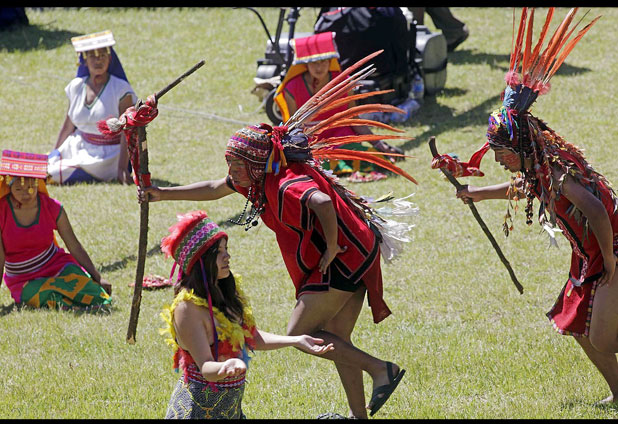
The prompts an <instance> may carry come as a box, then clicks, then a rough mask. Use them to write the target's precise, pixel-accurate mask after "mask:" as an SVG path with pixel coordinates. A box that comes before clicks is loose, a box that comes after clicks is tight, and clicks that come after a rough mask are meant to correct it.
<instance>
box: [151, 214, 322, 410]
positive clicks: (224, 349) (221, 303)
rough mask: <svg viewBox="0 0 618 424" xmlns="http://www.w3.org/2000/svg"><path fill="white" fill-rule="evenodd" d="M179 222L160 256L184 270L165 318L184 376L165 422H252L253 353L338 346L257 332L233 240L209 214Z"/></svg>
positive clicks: (312, 350) (317, 351)
mask: <svg viewBox="0 0 618 424" xmlns="http://www.w3.org/2000/svg"><path fill="white" fill-rule="evenodd" d="M178 220H179V222H178V223H177V224H175V225H173V226H172V227H170V232H171V234H170V235H168V236H167V237H165V238H164V239H163V240H161V250H162V251H163V252H164V253H165V254H166V255H167V256H172V257H173V258H174V260H175V263H174V269H175V267H176V266H178V267H179V271H178V280H177V284H176V285H175V298H174V301H173V302H172V305H171V306H169V307H166V308H165V310H164V311H163V313H162V314H161V316H162V317H163V318H164V320H165V321H166V322H167V324H168V325H167V328H166V329H163V330H162V333H169V334H170V335H171V338H169V339H167V340H166V341H167V342H168V344H170V345H171V346H172V348H173V349H174V368H176V369H182V376H181V377H180V378H179V380H178V382H177V383H176V386H175V388H174V391H173V393H172V396H171V399H170V402H169V405H168V408H167V413H166V416H165V418H245V416H244V414H243V412H242V408H241V402H242V395H243V392H244V383H245V375H246V372H247V365H248V362H249V356H248V352H247V351H248V350H251V351H253V350H254V349H255V350H267V349H279V348H282V347H286V346H294V347H297V348H299V349H301V350H304V351H307V352H310V353H314V354H322V353H325V352H328V351H330V350H332V349H333V345H332V344H328V345H326V346H324V345H322V343H324V340H322V339H318V338H315V337H311V336H308V335H302V336H280V335H277V334H271V333H267V332H265V331H261V330H258V329H257V328H256V326H255V322H254V320H253V315H252V314H251V308H250V307H249V305H248V303H247V300H246V298H245V296H244V295H243V293H242V290H241V289H240V287H239V283H240V278H239V277H236V278H235V277H234V275H233V274H232V272H231V271H230V266H229V261H230V255H229V253H228V251H227V239H228V236H227V234H226V233H224V232H223V231H221V229H220V228H219V226H217V224H216V223H215V222H213V221H212V220H211V219H210V218H208V215H207V214H206V212H204V211H194V212H189V213H187V214H185V215H179V216H178ZM198 263H199V265H198ZM195 265H198V266H195ZM174 269H172V274H173V273H174Z"/></svg>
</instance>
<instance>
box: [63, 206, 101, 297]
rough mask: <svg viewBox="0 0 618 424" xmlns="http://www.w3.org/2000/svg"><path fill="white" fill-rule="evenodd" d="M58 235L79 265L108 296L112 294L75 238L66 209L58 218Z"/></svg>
mask: <svg viewBox="0 0 618 424" xmlns="http://www.w3.org/2000/svg"><path fill="white" fill-rule="evenodd" d="M58 233H59V234H60V237H62V240H63V241H64V244H65V245H66V247H67V249H69V252H70V253H71V255H72V256H73V257H74V258H75V260H76V261H77V263H79V264H80V265H81V266H82V267H83V268H84V269H85V270H86V271H87V272H88V274H90V276H91V277H92V279H93V280H94V282H95V283H97V284H100V285H101V286H102V287H103V288H104V289H105V291H106V292H107V293H108V294H111V284H109V283H108V282H107V281H105V280H103V279H102V278H101V274H99V271H97V269H96V268H95V266H94V264H93V263H92V261H91V260H90V256H88V253H86V250H85V249H84V248H83V246H82V244H81V243H80V242H79V240H78V239H77V237H76V236H75V233H74V232H73V227H71V223H70V222H69V217H68V216H67V214H66V212H65V211H64V209H62V210H61V211H60V217H59V218H58Z"/></svg>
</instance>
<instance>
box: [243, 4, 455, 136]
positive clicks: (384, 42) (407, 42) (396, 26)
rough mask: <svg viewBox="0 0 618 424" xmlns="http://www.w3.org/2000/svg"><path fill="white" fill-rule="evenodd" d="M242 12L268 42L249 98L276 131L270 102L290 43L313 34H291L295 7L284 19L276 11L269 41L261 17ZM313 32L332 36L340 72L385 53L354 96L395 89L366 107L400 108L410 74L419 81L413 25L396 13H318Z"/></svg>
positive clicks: (275, 108) (286, 66) (285, 65)
mask: <svg viewBox="0 0 618 424" xmlns="http://www.w3.org/2000/svg"><path fill="white" fill-rule="evenodd" d="M247 9H249V10H251V11H252V12H254V13H255V14H256V15H257V16H258V18H259V19H260V22H261V23H262V26H263V27H264V30H265V31H266V35H267V36H268V41H267V44H266V52H265V55H264V58H261V59H258V60H257V73H256V77H255V78H254V81H255V83H256V85H255V87H254V88H253V91H252V93H254V94H255V95H257V96H258V97H259V98H260V99H261V100H262V103H263V105H264V108H265V110H266V115H267V116H268V118H269V119H270V120H271V122H272V123H273V124H275V125H278V124H279V123H280V122H281V121H282V115H281V112H280V110H279V107H278V106H277V104H276V102H275V99H274V97H275V92H276V90H277V87H278V86H279V84H280V83H281V81H282V80H283V78H284V77H285V75H286V73H287V71H288V69H289V68H290V65H291V63H292V61H293V59H294V52H293V50H292V47H291V45H290V43H289V40H291V39H292V38H300V37H307V36H310V35H313V33H295V31H294V30H295V26H296V22H297V21H298V19H299V17H300V8H298V7H290V8H288V14H287V17H286V16H285V13H286V9H284V8H281V9H280V10H279V18H278V21H277V29H276V32H275V37H274V39H273V38H272V37H271V34H270V32H269V31H268V28H267V27H266V24H265V23H264V20H263V19H262V17H261V16H260V14H259V13H258V12H257V11H256V10H255V9H253V8H247ZM284 20H285V21H287V23H288V31H287V34H284V33H283V22H284ZM314 31H315V33H321V32H329V31H332V32H335V33H336V37H335V41H336V43H337V46H338V50H339V55H340V61H339V62H340V64H341V68H342V69H345V68H346V67H347V66H350V65H352V64H353V63H355V62H356V61H357V60H359V59H361V58H363V57H364V56H366V55H368V54H370V53H373V52H374V51H376V50H379V49H384V52H383V53H382V54H381V55H379V56H377V57H376V58H375V59H374V61H373V62H374V64H375V66H376V72H375V73H374V74H373V75H371V77H370V79H367V80H363V81H361V86H360V87H357V88H356V90H357V92H358V93H364V92H368V91H378V90H387V89H394V92H392V93H387V94H383V95H380V96H374V97H371V98H369V99H367V102H379V103H389V104H399V103H401V102H403V101H404V100H406V99H407V98H408V95H409V92H410V90H411V87H412V80H413V77H414V75H415V73H419V74H421V75H422V70H421V64H420V62H419V61H418V60H416V59H417V49H416V44H417V40H416V32H417V31H416V25H415V24H414V22H413V21H410V20H408V19H406V17H405V16H404V14H403V12H402V11H401V9H400V8H398V7H375V8H366V7H351V8H350V7H348V8H322V9H321V10H320V13H319V16H318V19H317V21H316V23H315V25H314ZM445 53H446V47H445Z"/></svg>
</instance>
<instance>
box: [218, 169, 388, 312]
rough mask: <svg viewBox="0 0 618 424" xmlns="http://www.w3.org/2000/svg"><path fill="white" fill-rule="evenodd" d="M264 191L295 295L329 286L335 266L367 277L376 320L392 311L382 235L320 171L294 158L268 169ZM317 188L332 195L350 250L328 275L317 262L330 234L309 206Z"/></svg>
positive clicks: (353, 276)
mask: <svg viewBox="0 0 618 424" xmlns="http://www.w3.org/2000/svg"><path fill="white" fill-rule="evenodd" d="M228 182H229V183H230V184H231V186H232V188H233V189H234V190H236V191H237V192H239V193H240V194H242V195H243V196H245V197H247V193H248V190H247V188H244V187H240V186H236V185H233V184H232V183H231V181H230V180H229V179H228ZM264 191H265V194H266V209H265V211H264V213H262V215H261V218H262V221H264V224H265V225H266V226H267V227H268V228H270V229H271V230H273V231H274V232H275V235H276V237H277V243H279V249H280V250H281V255H282V256H283V261H284V263H285V266H286V268H287V270H288V273H289V274H290V277H291V278H292V282H293V283H294V286H295V287H296V298H298V297H299V296H300V295H301V294H303V293H312V292H314V293H315V292H323V291H327V290H328V289H329V287H330V281H331V270H332V268H333V267H336V268H337V271H339V273H340V274H341V275H343V276H344V277H345V278H346V279H347V280H348V281H349V282H351V283H354V284H356V283H357V282H359V281H360V280H361V279H362V280H363V283H364V284H365V287H366V288H367V293H368V298H369V306H370V307H371V312H372V314H373V320H374V322H376V323H378V322H380V321H382V320H383V319H384V318H386V317H387V316H388V315H390V314H391V311H390V310H389V308H388V306H387V305H386V303H385V302H384V299H383V297H382V273H381V268H380V245H379V240H378V238H377V237H376V235H375V233H374V232H373V231H372V230H371V228H369V226H368V224H367V223H366V222H364V221H363V220H361V219H360V218H359V217H358V216H356V215H355V214H354V211H352V210H351V209H350V207H349V206H348V205H347V204H346V203H345V202H344V201H343V199H341V197H339V195H338V194H337V193H336V192H335V190H334V189H333V187H332V186H331V185H330V183H329V182H328V181H327V180H326V179H325V178H324V177H323V176H322V175H321V174H319V173H318V172H317V171H316V170H315V169H313V168H312V167H311V166H309V165H307V164H304V163H298V162H295V163H291V164H290V165H289V166H288V167H287V168H284V169H282V170H281V171H280V172H279V174H278V175H274V174H272V173H269V174H266V178H265V182H264ZM317 191H321V192H322V193H325V194H326V195H328V196H329V197H330V198H331V200H332V202H333V207H334V208H335V212H336V214H337V224H338V225H337V229H338V234H337V243H338V244H339V246H341V247H343V246H347V250H346V251H345V252H343V253H340V254H338V255H337V256H336V257H335V259H333V261H332V262H331V264H330V266H329V268H328V270H327V271H326V273H325V274H321V273H320V270H319V268H318V263H319V261H320V258H321V256H322V254H323V252H324V251H325V250H326V241H325V240H326V239H325V237H324V232H323V230H322V226H321V224H320V221H319V220H318V219H316V215H315V213H314V212H313V211H312V210H311V209H310V208H309V205H308V201H309V199H310V198H311V196H312V195H313V194H315V193H316V192H317Z"/></svg>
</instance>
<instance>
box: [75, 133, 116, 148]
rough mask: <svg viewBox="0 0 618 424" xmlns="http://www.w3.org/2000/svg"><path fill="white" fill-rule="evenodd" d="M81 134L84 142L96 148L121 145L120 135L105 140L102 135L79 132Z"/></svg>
mask: <svg viewBox="0 0 618 424" xmlns="http://www.w3.org/2000/svg"><path fill="white" fill-rule="evenodd" d="M79 133H80V135H81V136H82V138H83V139H84V140H86V141H87V142H88V143H90V144H94V145H96V146H113V145H116V144H120V134H118V135H116V136H114V137H113V138H105V136H103V135H101V134H91V133H86V132H83V131H79Z"/></svg>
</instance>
